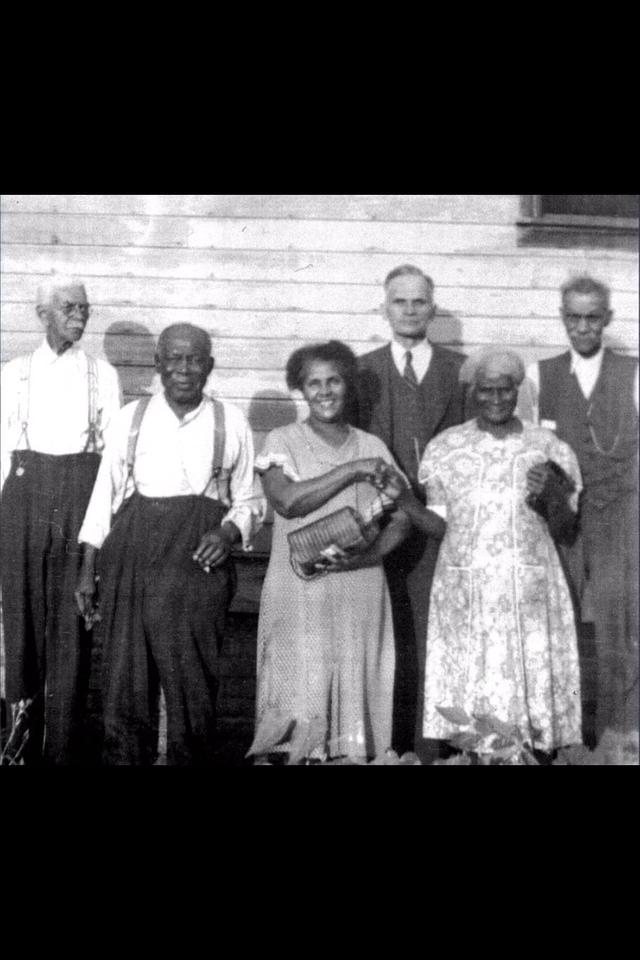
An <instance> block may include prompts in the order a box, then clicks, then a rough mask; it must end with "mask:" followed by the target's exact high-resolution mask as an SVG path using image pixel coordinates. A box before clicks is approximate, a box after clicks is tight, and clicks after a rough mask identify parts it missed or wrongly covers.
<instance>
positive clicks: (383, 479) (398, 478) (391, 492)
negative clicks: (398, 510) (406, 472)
mask: <svg viewBox="0 0 640 960" xmlns="http://www.w3.org/2000/svg"><path fill="white" fill-rule="evenodd" d="M374 486H375V487H376V489H377V490H379V492H380V493H384V495H385V496H387V497H389V499H390V500H396V501H398V500H400V499H401V498H402V496H403V494H406V493H407V492H410V490H409V488H408V487H407V484H406V483H405V480H404V477H403V476H402V475H401V474H400V473H398V471H397V470H396V469H395V467H393V466H392V465H391V464H390V463H384V461H383V465H382V467H381V469H380V471H379V474H378V480H377V482H376V483H374Z"/></svg>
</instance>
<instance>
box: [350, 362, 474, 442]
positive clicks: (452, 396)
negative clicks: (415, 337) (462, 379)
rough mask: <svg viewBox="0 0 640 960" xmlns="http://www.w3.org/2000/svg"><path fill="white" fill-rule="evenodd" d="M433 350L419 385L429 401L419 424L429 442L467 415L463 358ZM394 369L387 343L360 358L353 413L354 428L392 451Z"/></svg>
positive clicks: (460, 421)
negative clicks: (461, 371) (461, 368)
mask: <svg viewBox="0 0 640 960" xmlns="http://www.w3.org/2000/svg"><path fill="white" fill-rule="evenodd" d="M432 349H433V355H432V357H431V362H430V364H429V368H428V370H427V372H426V374H425V377H424V380H423V381H422V383H421V389H422V390H423V391H426V393H427V395H428V396H429V398H430V401H431V402H430V403H429V404H428V407H427V412H426V417H427V421H426V423H423V424H422V429H423V430H424V431H425V433H426V435H427V438H428V440H431V439H432V438H433V437H435V435H436V434H438V433H441V432H442V431H443V430H446V429H447V428H448V427H453V426H456V425H457V424H459V423H462V422H463V421H464V420H465V419H466V414H467V413H468V412H469V411H465V389H464V385H463V384H461V383H459V381H458V374H459V372H460V367H461V366H462V364H463V363H464V360H465V357H464V355H463V354H461V353H457V352H455V351H453V350H447V349H446V348H445V347H440V346H433V347H432ZM394 369H395V365H394V362H393V356H392V354H391V345H390V344H387V345H386V346H384V347H380V348H379V349H378V350H373V351H372V352H371V353H365V354H364V356H362V357H360V358H359V360H358V388H357V408H356V409H355V411H354V421H355V423H356V425H357V426H359V427H360V429H362V430H367V431H368V432H369V433H374V434H375V435H376V436H377V437H380V439H381V440H382V441H384V443H386V445H387V446H388V447H389V449H390V450H391V451H392V452H393V448H394V444H393V436H392V421H391V375H392V373H393V371H394ZM427 442H428V441H427Z"/></svg>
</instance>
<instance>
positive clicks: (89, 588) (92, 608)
mask: <svg viewBox="0 0 640 960" xmlns="http://www.w3.org/2000/svg"><path fill="white" fill-rule="evenodd" d="M97 589H98V588H97V584H96V578H95V575H94V573H93V570H85V569H82V570H81V571H80V576H79V577H78V583H77V585H76V590H75V593H74V597H75V599H76V606H77V608H78V612H79V613H80V616H81V617H84V622H85V626H86V628H87V630H89V629H90V628H91V627H92V626H93V624H94V623H95V622H96V620H99V619H100V617H99V614H98V612H97V608H96V603H95V599H96V593H97Z"/></svg>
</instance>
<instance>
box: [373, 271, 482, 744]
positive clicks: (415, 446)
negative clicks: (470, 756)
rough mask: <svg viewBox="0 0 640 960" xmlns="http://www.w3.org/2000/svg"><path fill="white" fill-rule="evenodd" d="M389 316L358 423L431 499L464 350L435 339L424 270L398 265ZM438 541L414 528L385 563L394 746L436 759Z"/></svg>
mask: <svg viewBox="0 0 640 960" xmlns="http://www.w3.org/2000/svg"><path fill="white" fill-rule="evenodd" d="M384 287H385V301H384V304H383V308H382V309H383V311H384V315H385V316H386V318H387V320H388V321H389V324H390V326H391V331H392V334H393V339H392V341H391V343H389V344H387V345H386V346H384V347H381V348H380V349H378V350H374V351H372V352H371V353H367V354H365V355H364V356H363V357H361V358H360V361H359V370H360V379H359V384H358V411H357V415H356V417H355V419H356V423H357V425H358V426H359V427H360V428H361V429H363V430H367V431H369V432H370V433H374V434H375V435H376V436H378V437H380V439H381V440H383V441H384V443H386V445H387V446H388V447H389V449H390V450H391V451H392V453H393V455H394V456H395V458H396V460H397V462H398V464H399V466H400V467H401V468H402V470H403V471H404V473H405V474H406V476H407V477H408V478H409V480H410V482H411V485H412V487H413V490H414V493H415V494H416V497H418V498H419V499H420V501H421V502H422V503H424V502H425V495H424V491H423V489H422V488H421V487H420V486H419V484H418V482H417V475H418V467H419V464H420V460H421V458H422V454H423V453H424V449H425V447H426V445H427V443H428V442H429V441H430V440H431V439H432V437H434V436H436V434H438V433H440V432H441V431H442V430H446V429H447V427H452V426H455V425H456V424H459V423H462V422H463V420H464V419H465V410H464V407H465V395H464V388H463V385H461V384H460V383H459V381H458V373H459V370H460V367H461V366H462V363H463V361H464V359H465V357H464V355H463V354H461V353H456V352H454V351H452V350H447V349H445V348H444V347H439V346H436V345H433V344H431V343H430V342H429V339H428V337H427V331H428V327H429V324H430V322H431V320H432V319H433V317H434V314H435V312H436V306H435V304H434V299H433V291H434V286H433V281H432V280H431V278H430V277H427V276H425V274H424V273H423V272H422V270H420V269H419V268H418V267H415V266H412V265H410V264H406V265H403V266H400V267H397V268H396V269H395V270H392V271H391V273H389V275H388V276H387V278H386V280H385V283H384ZM437 555H438V541H437V540H434V539H432V538H430V537H426V536H425V535H424V534H422V533H421V532H419V531H418V530H416V529H414V530H413V532H412V533H411V535H410V536H409V537H408V538H407V539H406V540H405V541H404V543H403V544H402V545H401V546H400V547H398V548H397V549H396V550H395V551H394V552H393V553H391V554H390V555H389V557H388V558H387V561H386V562H385V568H386V572H387V580H388V583H389V591H390V593H391V600H392V604H393V615H394V630H395V635H396V686H395V694H394V729H393V745H394V747H395V749H396V750H398V751H399V752H400V751H405V750H411V749H415V750H416V752H417V753H418V755H419V756H420V758H421V759H423V760H424V761H431V760H433V759H435V756H436V755H437V750H436V749H435V744H433V743H431V744H430V743H428V742H427V741H425V740H424V739H423V737H422V702H423V696H424V662H425V649H426V639H427V618H428V611H429V593H430V591H431V581H432V578H433V572H434V568H435V563H436V559H437Z"/></svg>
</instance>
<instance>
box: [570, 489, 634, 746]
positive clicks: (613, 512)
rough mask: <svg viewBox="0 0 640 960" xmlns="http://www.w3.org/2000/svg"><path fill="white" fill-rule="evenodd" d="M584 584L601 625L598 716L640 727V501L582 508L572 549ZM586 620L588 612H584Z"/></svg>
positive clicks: (623, 728) (599, 727)
mask: <svg viewBox="0 0 640 960" xmlns="http://www.w3.org/2000/svg"><path fill="white" fill-rule="evenodd" d="M568 567H569V571H570V573H571V574H572V575H573V577H574V579H575V582H576V583H577V584H578V589H580V585H581V584H582V582H583V581H584V580H585V579H587V578H588V580H589V589H590V595H591V606H592V609H591V611H590V613H591V615H592V616H593V623H594V627H595V653H596V719H595V736H596V739H597V740H599V739H600V738H601V737H602V735H603V733H604V732H605V730H606V729H610V730H615V731H617V732H629V731H633V730H635V731H637V730H638V725H639V724H638V721H639V713H640V702H639V698H638V672H639V670H638V590H639V586H638V500H637V496H636V495H635V494H632V495H627V496H625V497H623V498H621V499H620V500H618V501H616V502H615V503H612V504H609V505H608V506H607V507H605V508H603V509H597V508H596V507H595V506H593V505H592V504H589V503H588V502H587V503H585V504H584V505H583V507H582V510H581V517H580V536H579V539H578V542H577V543H576V545H575V547H574V548H573V549H572V550H570V551H569V552H568ZM583 619H584V617H583Z"/></svg>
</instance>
